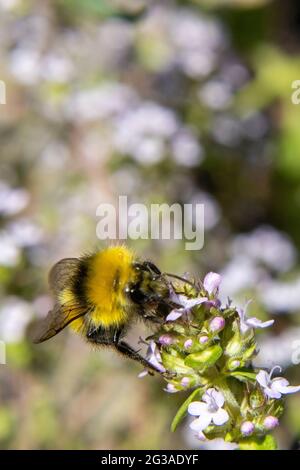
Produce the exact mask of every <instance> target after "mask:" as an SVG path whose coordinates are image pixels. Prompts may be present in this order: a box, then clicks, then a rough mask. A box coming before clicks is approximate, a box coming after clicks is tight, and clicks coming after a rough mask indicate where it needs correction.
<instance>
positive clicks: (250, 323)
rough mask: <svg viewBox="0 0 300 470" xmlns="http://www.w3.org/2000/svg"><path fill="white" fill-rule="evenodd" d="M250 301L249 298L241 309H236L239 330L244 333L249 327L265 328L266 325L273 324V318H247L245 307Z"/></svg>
mask: <svg viewBox="0 0 300 470" xmlns="http://www.w3.org/2000/svg"><path fill="white" fill-rule="evenodd" d="M250 302H251V300H249V301H248V302H247V303H246V305H245V307H244V308H243V309H242V308H238V309H237V312H238V314H239V317H240V329H241V332H242V333H246V332H247V331H248V330H250V329H251V328H267V327H268V326H271V325H273V323H274V320H268V321H264V322H263V321H261V320H259V319H258V318H256V317H251V318H247V317H246V310H247V307H248V305H249V303H250Z"/></svg>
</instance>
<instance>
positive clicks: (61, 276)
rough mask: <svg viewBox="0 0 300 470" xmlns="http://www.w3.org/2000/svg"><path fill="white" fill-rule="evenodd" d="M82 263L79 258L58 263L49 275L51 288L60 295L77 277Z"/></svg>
mask: <svg viewBox="0 0 300 470" xmlns="http://www.w3.org/2000/svg"><path fill="white" fill-rule="evenodd" d="M79 265H80V261H79V259H78V258H64V259H61V260H60V261H58V263H56V264H55V265H54V266H53V268H52V269H51V271H50V273H49V279H48V280H49V286H50V288H51V290H52V291H53V292H54V293H55V294H59V293H60V292H61V291H62V290H63V289H64V288H65V287H66V286H67V285H68V284H69V283H70V280H71V279H72V278H73V277H74V276H75V275H76V273H77V271H78V268H79Z"/></svg>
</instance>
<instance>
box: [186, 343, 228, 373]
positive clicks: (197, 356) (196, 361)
mask: <svg viewBox="0 0 300 470" xmlns="http://www.w3.org/2000/svg"><path fill="white" fill-rule="evenodd" d="M222 353H223V350H222V348H221V346H219V345H218V344H217V345H215V346H211V347H210V348H207V349H205V350H204V351H201V352H197V353H192V354H189V355H188V356H187V357H186V359H185V361H184V362H185V364H186V365H187V366H190V367H193V368H196V369H197V368H203V367H210V366H212V365H213V364H215V362H217V360H218V359H219V358H220V357H221V356H222Z"/></svg>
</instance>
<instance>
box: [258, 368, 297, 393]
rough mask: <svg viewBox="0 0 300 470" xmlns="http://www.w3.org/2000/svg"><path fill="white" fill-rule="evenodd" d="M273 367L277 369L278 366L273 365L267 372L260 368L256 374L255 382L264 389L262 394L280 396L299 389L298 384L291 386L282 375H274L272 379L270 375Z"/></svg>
mask: <svg viewBox="0 0 300 470" xmlns="http://www.w3.org/2000/svg"><path fill="white" fill-rule="evenodd" d="M275 369H279V371H280V372H281V367H280V366H275V367H273V369H272V370H271V372H270V373H269V374H268V373H267V372H266V371H265V370H260V371H259V373H258V374H257V376H256V380H257V382H258V383H259V384H260V385H261V387H262V388H263V390H264V394H265V395H266V396H267V397H269V398H281V395H286V394H288V393H296V392H299V391H300V385H298V386H291V385H290V384H289V382H288V380H286V379H284V378H283V377H276V378H275V379H272V375H273V372H274V370H275Z"/></svg>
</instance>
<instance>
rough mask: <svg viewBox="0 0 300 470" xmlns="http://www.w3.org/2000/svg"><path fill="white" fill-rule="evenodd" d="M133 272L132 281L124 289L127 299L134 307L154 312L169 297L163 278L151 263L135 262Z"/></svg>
mask: <svg viewBox="0 0 300 470" xmlns="http://www.w3.org/2000/svg"><path fill="white" fill-rule="evenodd" d="M133 270H134V272H135V276H134V281H133V282H131V283H130V284H129V285H128V286H127V288H126V293H127V295H128V297H129V298H130V300H131V301H132V302H133V303H134V304H136V305H139V306H141V307H144V308H146V309H147V307H148V308H149V309H150V308H152V309H153V310H155V309H156V308H157V307H158V306H159V305H160V304H162V303H163V302H164V300H165V299H167V298H168V296H169V287H168V284H167V283H166V280H165V277H164V276H163V274H162V273H161V271H160V270H159V269H158V267H157V266H155V264H153V263H152V262H151V261H144V262H135V263H134V264H133ZM141 310H143V309H141ZM157 313H159V312H157Z"/></svg>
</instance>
